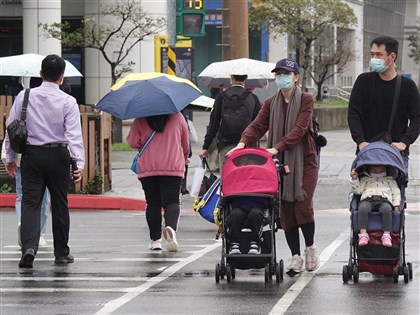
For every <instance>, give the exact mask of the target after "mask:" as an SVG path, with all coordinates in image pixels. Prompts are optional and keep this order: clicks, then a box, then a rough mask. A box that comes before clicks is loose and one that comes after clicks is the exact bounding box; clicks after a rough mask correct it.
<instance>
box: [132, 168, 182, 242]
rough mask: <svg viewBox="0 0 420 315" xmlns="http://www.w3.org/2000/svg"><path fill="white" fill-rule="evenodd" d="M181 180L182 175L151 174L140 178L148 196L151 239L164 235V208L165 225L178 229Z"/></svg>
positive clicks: (154, 239) (147, 210) (147, 204)
mask: <svg viewBox="0 0 420 315" xmlns="http://www.w3.org/2000/svg"><path fill="white" fill-rule="evenodd" d="M181 180H182V179H181V177H176V176H151V177H144V178H141V179H140V181H141V184H142V186H143V190H144V195H145V197H146V221H147V224H148V226H149V234H150V239H151V240H153V241H156V240H158V239H160V238H161V235H162V208H163V209H164V219H165V226H170V227H171V228H173V229H174V231H176V230H177V229H178V221H179V214H180V204H179V193H180V189H181Z"/></svg>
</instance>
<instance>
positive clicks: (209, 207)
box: [193, 178, 221, 225]
mask: <svg viewBox="0 0 420 315" xmlns="http://www.w3.org/2000/svg"><path fill="white" fill-rule="evenodd" d="M220 184H221V183H220V178H217V179H216V180H215V181H214V183H213V184H212V185H211V186H210V187H209V189H208V190H207V192H206V193H205V194H204V195H203V196H202V197H199V198H198V199H195V200H194V204H193V208H194V211H195V212H198V213H200V215H201V216H202V217H203V218H204V219H206V220H207V221H208V222H210V223H215V224H217V225H219V224H220V222H219V220H218V213H219V202H220Z"/></svg>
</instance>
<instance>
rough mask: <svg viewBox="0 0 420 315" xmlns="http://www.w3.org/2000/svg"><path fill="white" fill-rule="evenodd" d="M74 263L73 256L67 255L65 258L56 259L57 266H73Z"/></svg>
mask: <svg viewBox="0 0 420 315" xmlns="http://www.w3.org/2000/svg"><path fill="white" fill-rule="evenodd" d="M72 262H74V257H73V256H72V255H67V256H65V257H55V263H56V264H71V263H72Z"/></svg>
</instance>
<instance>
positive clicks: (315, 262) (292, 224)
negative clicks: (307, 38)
mask: <svg viewBox="0 0 420 315" xmlns="http://www.w3.org/2000/svg"><path fill="white" fill-rule="evenodd" d="M272 72H274V73H275V75H276V79H275V80H276V84H277V87H278V88H279V91H278V92H277V93H276V94H274V95H273V96H272V97H270V98H269V99H267V100H266V101H265V104H264V106H263V107H262V109H261V111H260V113H259V114H258V116H257V117H256V118H255V120H254V121H253V122H252V123H251V124H250V125H249V126H248V127H247V128H246V129H245V131H244V132H243V133H242V136H241V139H240V142H239V143H238V145H237V146H236V147H235V148H234V149H232V150H231V151H230V152H228V155H229V154H231V153H232V152H233V151H234V150H236V149H240V148H244V147H245V146H246V147H249V146H251V145H253V144H255V143H256V142H257V141H258V140H259V139H260V138H261V136H262V135H263V134H264V133H265V132H266V131H267V130H268V138H267V151H268V152H269V153H270V154H271V155H272V156H273V157H275V158H277V159H278V160H279V161H280V163H281V164H285V165H287V166H288V167H289V169H290V174H289V175H288V176H284V177H283V178H282V181H281V186H282V187H281V196H280V197H281V216H280V227H281V228H282V229H283V230H284V233H285V236H286V241H287V244H288V245H289V249H290V251H291V254H292V258H291V259H290V264H289V266H288V267H287V268H286V271H287V274H288V275H289V276H294V275H296V274H299V273H300V272H301V271H302V269H303V264H304V262H305V269H306V270H307V271H314V270H316V269H318V267H319V254H318V249H317V247H316V245H315V242H314V236H315V216H314V208H313V196H314V192H315V188H316V184H317V180H318V164H317V152H316V144H315V140H314V138H313V136H312V130H311V129H312V126H311V125H312V116H313V107H314V100H313V97H312V95H311V94H310V93H304V92H303V91H302V90H301V89H300V88H299V86H298V81H299V65H298V64H297V62H296V61H294V60H292V59H288V58H284V59H281V60H279V61H278V62H277V63H276V67H275V68H274V69H273V70H272ZM299 229H300V230H301V231H302V234H303V237H304V239H305V245H306V247H305V257H304V258H305V260H304V259H303V258H302V257H301V250H300V240H299V238H300V236H299Z"/></svg>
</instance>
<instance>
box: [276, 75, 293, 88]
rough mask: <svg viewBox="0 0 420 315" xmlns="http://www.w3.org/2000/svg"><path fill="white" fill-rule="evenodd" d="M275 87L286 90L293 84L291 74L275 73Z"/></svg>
mask: <svg viewBox="0 0 420 315" xmlns="http://www.w3.org/2000/svg"><path fill="white" fill-rule="evenodd" d="M276 84H277V87H278V88H279V89H280V90H282V91H287V90H288V89H290V88H291V87H292V86H293V79H292V76H290V75H287V74H280V75H276Z"/></svg>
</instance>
